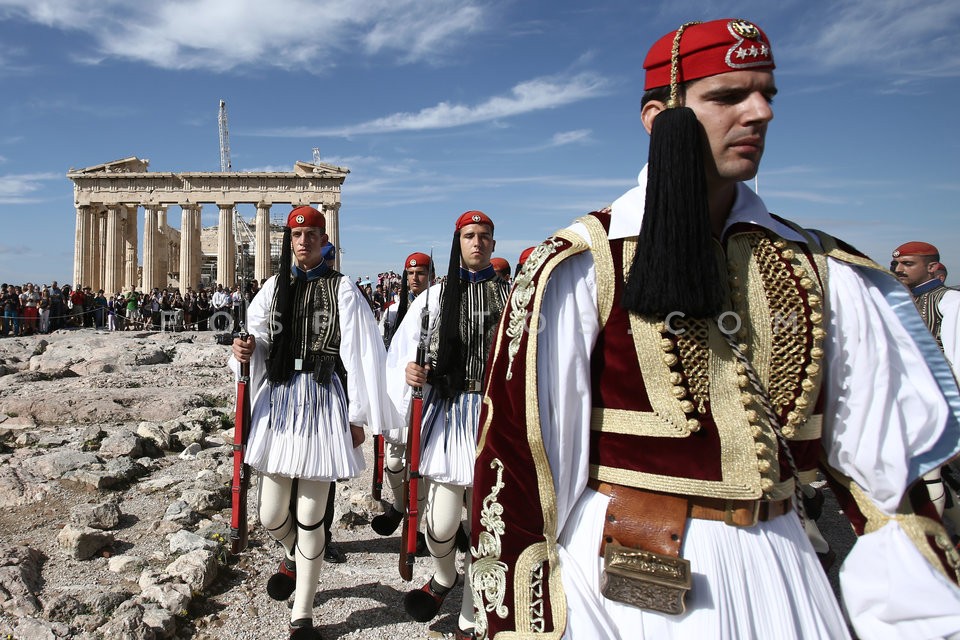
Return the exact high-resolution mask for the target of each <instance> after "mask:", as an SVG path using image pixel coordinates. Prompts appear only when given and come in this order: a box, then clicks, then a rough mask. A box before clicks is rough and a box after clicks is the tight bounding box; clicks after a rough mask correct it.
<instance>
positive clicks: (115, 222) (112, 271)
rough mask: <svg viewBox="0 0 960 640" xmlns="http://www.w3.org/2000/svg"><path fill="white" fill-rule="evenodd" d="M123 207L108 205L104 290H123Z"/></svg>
mask: <svg viewBox="0 0 960 640" xmlns="http://www.w3.org/2000/svg"><path fill="white" fill-rule="evenodd" d="M123 213H124V211H123V205H122V204H110V205H107V233H106V236H107V246H106V252H105V253H104V257H103V290H104V291H109V292H110V294H111V295H113V294H115V293H117V292H118V291H121V290H122V289H123V256H124V247H123Z"/></svg>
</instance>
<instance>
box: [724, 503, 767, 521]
mask: <svg viewBox="0 0 960 640" xmlns="http://www.w3.org/2000/svg"><path fill="white" fill-rule="evenodd" d="M735 504H736V501H734V500H727V506H726V507H725V508H724V510H723V523H724V524H726V525H729V526H731V527H752V526H754V525H756V524H757V522H759V521H760V501H759V500H754V501H753V511H752V512H751V514H750V520H749V521H748V522H737V520H736V515H737V510H736V509H735V508H734V505H735Z"/></svg>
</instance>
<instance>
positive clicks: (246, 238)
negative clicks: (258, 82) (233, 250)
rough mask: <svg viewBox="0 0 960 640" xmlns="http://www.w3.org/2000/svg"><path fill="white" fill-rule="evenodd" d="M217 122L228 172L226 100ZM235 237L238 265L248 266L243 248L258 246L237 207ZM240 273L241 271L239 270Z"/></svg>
mask: <svg viewBox="0 0 960 640" xmlns="http://www.w3.org/2000/svg"><path fill="white" fill-rule="evenodd" d="M217 122H218V123H219V125H220V171H222V172H223V173H228V172H230V171H233V165H232V164H231V162H230V131H229V129H227V102H226V100H221V101H220V114H219V116H218V117H217ZM233 239H234V242H235V243H236V245H237V249H238V251H237V258H238V262H239V264H238V267H239V268H240V269H243V268H244V267H246V266H248V265H247V264H246V261H245V260H243V253H244V251H243V248H244V247H247V248H253V247H255V246H256V244H255V239H254V236H253V231H252V230H251V229H250V225H248V224H247V221H246V220H244V219H243V216H241V215H240V212H239V211H237V208H236V207H234V208H233ZM238 273H240V272H239V271H238ZM246 277H247V274H245V273H244V274H241V275H240V279H241V280H242V279H244V278H246Z"/></svg>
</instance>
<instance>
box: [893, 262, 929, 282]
mask: <svg viewBox="0 0 960 640" xmlns="http://www.w3.org/2000/svg"><path fill="white" fill-rule="evenodd" d="M894 262H895V263H896V266H895V267H894V269H893V272H894V273H895V274H897V278H899V279H900V282H902V283H903V284H905V285H907V286H908V287H910V288H913V287H915V286H917V285H919V284H923V283H924V282H926V281H927V280H930V279H931V278H932V277H933V275H932V269H931V267H932V266H933V261H931V260H930V259H929V258H926V257H924V256H900V257H899V258H894Z"/></svg>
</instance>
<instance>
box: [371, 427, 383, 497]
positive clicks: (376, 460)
mask: <svg viewBox="0 0 960 640" xmlns="http://www.w3.org/2000/svg"><path fill="white" fill-rule="evenodd" d="M385 455H386V454H385V452H384V443H383V436H381V435H376V436H373V485H372V486H371V487H370V495H372V496H373V499H374V500H380V499H381V498H382V497H383V461H384V457H385Z"/></svg>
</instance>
